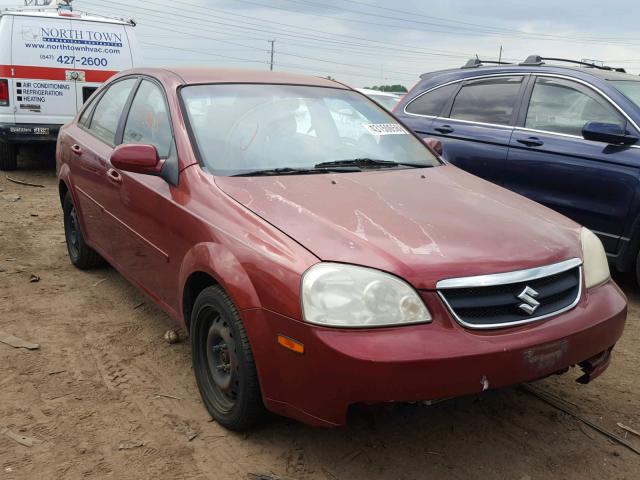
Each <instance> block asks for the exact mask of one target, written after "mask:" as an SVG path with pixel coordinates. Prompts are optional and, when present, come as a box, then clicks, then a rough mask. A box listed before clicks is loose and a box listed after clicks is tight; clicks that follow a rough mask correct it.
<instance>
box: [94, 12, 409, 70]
mask: <svg viewBox="0 0 640 480" xmlns="http://www.w3.org/2000/svg"><path fill="white" fill-rule="evenodd" d="M98 1H105V3H109V4H118V3H119V2H115V1H108V2H107V1H106V0H98ZM147 3H153V2H147ZM134 8H138V9H140V8H142V7H134ZM143 9H144V8H143ZM144 10H148V9H144ZM146 15H152V16H155V17H159V18H161V19H162V20H166V18H165V17H164V16H163V15H162V14H158V13H150V14H146ZM171 16H172V18H173V17H176V16H177V17H182V16H184V15H176V14H172V15H171ZM154 21H155V22H157V23H161V24H165V25H170V26H175V25H176V23H175V22H166V21H158V20H154ZM152 28H154V27H153V26H152ZM155 28H160V27H155ZM161 29H162V30H165V31H167V30H168V31H175V32H176V33H180V34H183V35H189V36H194V37H197V38H205V39H208V40H212V41H218V42H221V43H226V44H230V45H234V46H241V47H245V48H247V49H251V50H257V51H261V52H262V51H264V50H263V49H261V48H259V47H254V46H251V45H243V44H240V43H237V42H232V41H227V40H221V39H217V38H213V37H210V36H205V35H198V34H194V33H191V32H185V31H181V30H175V29H171V28H167V27H161ZM193 51H194V52H196V53H197V52H198V51H197V50H193ZM280 54H281V55H285V56H291V57H296V58H303V59H306V60H312V61H317V62H322V63H330V64H335V65H341V66H347V67H357V68H362V69H368V70H372V71H373V70H375V71H378V70H379V68H380V66H379V65H364V64H354V63H352V62H351V63H345V62H336V61H331V60H326V59H323V58H317V57H312V56H308V55H299V54H294V53H289V52H282V51H281V52H280ZM386 71H387V73H393V74H398V75H405V76H407V78H411V79H415V78H416V77H417V75H416V74H415V73H414V72H403V71H396V70H391V69H387V70H386Z"/></svg>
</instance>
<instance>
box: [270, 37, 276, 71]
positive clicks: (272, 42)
mask: <svg viewBox="0 0 640 480" xmlns="http://www.w3.org/2000/svg"><path fill="white" fill-rule="evenodd" d="M269 43H270V44H271V63H270V65H269V70H271V71H273V44H274V43H276V41H275V40H269Z"/></svg>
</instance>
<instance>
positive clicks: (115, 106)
mask: <svg viewBox="0 0 640 480" xmlns="http://www.w3.org/2000/svg"><path fill="white" fill-rule="evenodd" d="M137 81H138V79H136V78H129V79H127V80H121V81H119V82H116V83H114V84H113V85H111V87H109V90H107V91H106V92H105V93H104V94H103V95H102V97H100V100H99V101H98V105H96V109H95V112H94V113H93V118H92V119H91V126H90V127H89V130H90V131H91V133H93V134H94V135H95V136H96V137H98V138H99V139H100V140H102V141H104V142H105V143H108V144H109V145H115V143H116V130H117V129H118V123H119V122H120V117H121V116H122V110H123V109H124V106H125V104H126V103H127V100H128V98H129V94H130V93H131V89H132V88H133V86H134V85H135V84H136V82H137Z"/></svg>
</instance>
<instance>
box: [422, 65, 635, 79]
mask: <svg viewBox="0 0 640 480" xmlns="http://www.w3.org/2000/svg"><path fill="white" fill-rule="evenodd" d="M538 72H540V73H564V74H568V75H573V76H577V77H584V76H594V77H598V78H600V79H603V80H631V81H640V77H638V76H637V75H632V74H630V73H622V72H617V71H615V70H606V69H601V68H592V67H567V66H564V65H555V64H545V65H517V64H513V65H510V64H509V65H500V66H495V65H491V66H479V67H473V68H450V69H447V70H436V71H433V72H427V73H424V74H422V75H420V78H421V79H423V80H426V79H430V78H434V77H437V76H441V75H450V76H455V77H458V78H464V77H471V76H479V75H485V74H486V75H490V74H496V73H538Z"/></svg>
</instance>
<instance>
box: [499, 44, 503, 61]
mask: <svg viewBox="0 0 640 480" xmlns="http://www.w3.org/2000/svg"><path fill="white" fill-rule="evenodd" d="M501 61H502V45H500V54H499V55H498V63H500V62H501Z"/></svg>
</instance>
